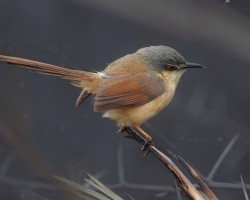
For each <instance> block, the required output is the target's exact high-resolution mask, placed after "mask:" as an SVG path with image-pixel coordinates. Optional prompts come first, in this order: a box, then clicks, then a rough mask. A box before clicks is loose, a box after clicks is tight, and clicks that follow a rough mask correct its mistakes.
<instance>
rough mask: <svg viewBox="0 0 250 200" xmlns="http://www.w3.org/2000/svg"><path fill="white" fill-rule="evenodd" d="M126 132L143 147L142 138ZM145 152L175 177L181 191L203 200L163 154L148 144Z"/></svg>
mask: <svg viewBox="0 0 250 200" xmlns="http://www.w3.org/2000/svg"><path fill="white" fill-rule="evenodd" d="M126 132H127V133H128V134H129V136H131V138H132V139H135V141H137V142H139V143H140V144H142V145H144V144H145V143H146V141H145V139H144V138H142V137H141V136H140V135H139V134H138V133H137V132H135V131H133V130H132V129H126ZM147 150H149V151H150V152H152V153H153V154H154V155H155V156H156V157H157V158H158V159H159V160H160V161H161V162H162V163H163V164H164V165H165V166H166V167H167V168H168V169H169V171H170V172H171V173H172V174H173V175H174V176H175V177H176V179H177V180H178V181H179V182H180V184H181V186H182V189H183V191H184V192H185V193H186V194H187V195H188V196H190V197H191V198H192V199H194V200H204V198H203V197H202V195H201V194H200V192H199V191H198V190H197V189H196V188H195V187H194V186H193V184H192V183H191V182H190V181H189V180H188V178H187V177H186V176H185V175H184V174H183V173H182V171H181V170H180V169H179V168H178V167H177V166H176V165H175V163H174V162H173V161H172V160H171V159H170V158H169V157H167V156H166V155H165V154H164V153H162V152H161V151H160V150H158V149H157V148H156V147H155V146H153V145H151V144H149V145H148V146H147Z"/></svg>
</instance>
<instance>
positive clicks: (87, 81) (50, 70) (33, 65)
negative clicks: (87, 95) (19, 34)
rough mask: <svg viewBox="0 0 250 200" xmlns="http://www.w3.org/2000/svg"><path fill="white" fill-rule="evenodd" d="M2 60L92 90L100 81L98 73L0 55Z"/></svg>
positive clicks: (0, 60)
mask: <svg viewBox="0 0 250 200" xmlns="http://www.w3.org/2000/svg"><path fill="white" fill-rule="evenodd" d="M0 62H6V63H8V64H12V65H16V66H18V67H22V68H27V69H29V70H32V71H36V72H39V73H43V74H48V75H54V76H59V77H61V78H63V79H68V80H71V81H73V82H74V85H76V86H79V87H87V88H90V89H91V90H95V88H96V87H97V84H98V83H99V81H100V77H99V76H98V75H97V74H96V73H91V72H85V71H80V70H72V69H67V68H63V67H58V66H55V65H50V64H46V63H42V62H38V61H33V60H28V59H23V58H17V57H12V56H4V55H0Z"/></svg>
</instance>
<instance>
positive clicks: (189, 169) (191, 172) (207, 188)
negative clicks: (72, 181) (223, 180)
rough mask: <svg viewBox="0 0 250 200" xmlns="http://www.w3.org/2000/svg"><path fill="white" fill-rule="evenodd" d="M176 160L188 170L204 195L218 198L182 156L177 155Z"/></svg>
mask: <svg viewBox="0 0 250 200" xmlns="http://www.w3.org/2000/svg"><path fill="white" fill-rule="evenodd" d="M177 158H178V160H179V161H180V162H181V163H182V165H183V166H184V167H185V168H186V169H187V170H188V172H189V173H190V174H191V175H192V177H194V178H195V180H196V181H197V182H198V184H199V186H200V187H201V188H202V189H203V191H204V193H205V195H206V196H207V197H208V199H209V200H218V198H217V197H216V196H215V195H214V193H213V192H212V191H211V190H210V189H209V187H208V186H207V185H206V183H204V181H203V180H202V179H201V178H200V176H199V175H198V174H197V172H196V171H195V170H194V169H193V168H192V167H191V166H190V165H189V164H188V163H187V161H185V160H184V159H183V158H182V157H180V156H178V155H177Z"/></svg>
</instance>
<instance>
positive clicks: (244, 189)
mask: <svg viewBox="0 0 250 200" xmlns="http://www.w3.org/2000/svg"><path fill="white" fill-rule="evenodd" d="M240 180H241V184H242V189H243V192H244V196H245V199H246V200H249V197H248V194H247V190H246V187H245V183H244V180H243V178H242V175H240Z"/></svg>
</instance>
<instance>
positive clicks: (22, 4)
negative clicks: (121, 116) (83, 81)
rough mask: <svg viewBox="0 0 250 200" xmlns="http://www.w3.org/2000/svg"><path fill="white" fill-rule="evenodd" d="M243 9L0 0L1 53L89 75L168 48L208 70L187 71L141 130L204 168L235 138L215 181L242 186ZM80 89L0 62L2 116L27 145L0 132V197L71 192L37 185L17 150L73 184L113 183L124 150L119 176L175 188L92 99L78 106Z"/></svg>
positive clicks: (217, 4)
mask: <svg viewBox="0 0 250 200" xmlns="http://www.w3.org/2000/svg"><path fill="white" fill-rule="evenodd" d="M249 10H250V2H249V1H247V0H241V1H234V0H231V1H230V2H229V3H228V4H224V1H219V0H218V1H215V0H209V1H208V0H207V1H206V0H203V1H195V0H194V1H191V0H189V1H171V0H168V1H149V0H145V1H138V0H137V1H135V0H133V1H132V0H127V1H118V0H117V1H112V0H104V1H98V0H92V1H91V0H89V1H87V0H82V1H80V0H11V1H9V0H1V2H0V54H8V55H13V56H19V57H24V58H29V59H34V60H38V61H42V62H46V63H50V64H56V65H59V66H64V67H70V68H74V69H81V70H89V71H98V70H102V69H103V68H105V67H106V66H107V64H108V63H110V62H112V61H113V60H115V59H117V58H119V57H121V56H123V55H125V54H127V53H131V52H134V51H136V50H137V49H138V48H141V47H144V46H150V45H160V44H161V45H169V46H171V47H173V48H175V49H176V50H177V51H179V52H180V53H181V54H183V56H184V57H185V58H186V59H187V60H189V61H191V62H197V63H201V64H203V65H206V66H207V69H206V70H193V71H188V72H187V73H186V74H185V75H184V76H183V78H182V80H181V82H180V85H179V86H178V88H177V91H176V95H175V97H174V100H173V102H172V103H171V104H170V105H169V107H168V108H167V109H166V110H164V111H163V112H161V113H160V114H159V115H158V116H156V117H155V118H153V119H151V120H150V121H149V122H148V123H147V124H146V125H145V126H144V128H145V129H146V130H147V131H148V132H150V133H151V135H152V136H153V138H154V140H155V143H156V144H157V146H158V147H159V148H160V149H161V150H163V151H165V150H166V149H170V150H172V151H173V152H174V153H178V154H180V155H181V156H183V157H184V158H185V159H186V160H188V161H189V162H190V163H191V164H192V166H193V167H194V168H195V169H197V170H198V171H199V172H201V173H202V174H204V175H205V176H207V175H208V173H209V172H210V170H211V169H212V167H213V166H214V164H215V162H216V160H217V159H218V157H219V155H220V154H221V153H222V151H223V150H224V149H225V147H226V145H227V144H228V143H229V142H230V140H231V139H232V138H233V137H234V136H235V135H236V134H240V136H239V139H238V140H237V142H236V144H235V145H234V146H233V148H232V149H231V151H230V152H229V154H228V155H227V157H226V158H225V160H224V162H223V163H222V165H221V166H220V168H219V169H218V171H217V173H216V174H215V177H214V180H215V181H219V182H229V183H234V182H239V181H240V174H242V175H243V178H244V181H245V182H246V183H250V170H249V168H250V155H249V153H250V151H249V144H250V140H249V139H250V134H249V130H250V125H249V114H250V110H249V108H250V107H249V101H250V68H249V64H250V57H249V52H250V20H249V17H250V12H249ZM79 93H80V89H79V88H75V87H73V86H71V85H70V84H68V82H67V81H65V80H61V79H58V78H56V77H49V76H44V75H40V74H35V73H30V72H28V71H26V70H22V69H17V68H14V67H10V66H7V65H5V64H3V63H0V94H1V98H0V120H1V121H2V122H4V124H7V126H8V127H10V129H11V130H12V131H13V133H14V134H15V135H16V137H17V138H19V139H17V141H18V143H19V144H21V145H24V146H25V148H27V149H29V150H28V151H22V150H21V149H22V148H23V147H17V146H16V145H14V146H15V147H13V144H10V142H7V141H6V138H5V137H1V138H0V185H1V187H0V199H8V200H11V199H27V200H29V199H61V198H65V199H75V198H74V197H69V196H68V195H66V194H62V193H60V192H58V191H56V190H51V189H46V188H43V187H35V186H36V184H37V183H40V182H39V179H37V174H36V172H35V170H34V167H32V166H31V165H30V164H29V162H27V161H26V160H25V159H24V158H23V154H26V156H27V157H30V155H29V153H30V154H35V155H36V156H37V158H39V159H40V160H41V162H42V163H43V165H44V166H46V168H47V169H48V170H49V171H50V173H51V174H56V175H60V176H65V177H67V178H70V179H71V180H74V181H79V182H82V181H83V178H84V177H85V174H84V171H87V172H89V173H91V174H97V175H98V174H99V175H100V174H101V175H100V176H98V177H99V178H100V180H101V181H102V182H104V183H105V184H107V185H114V184H117V183H118V182H119V180H118V171H119V170H118V169H120V170H121V167H119V166H118V164H117V163H118V159H117V158H118V157H119V158H121V156H123V157H122V158H123V165H122V166H123V168H124V171H125V178H126V180H127V181H128V182H130V183H131V182H132V183H137V184H139V185H140V184H148V185H161V186H163V185H168V186H169V185H174V178H173V176H172V175H171V174H169V173H168V172H167V170H166V169H165V168H164V167H163V165H162V164H161V163H159V161H157V160H156V159H155V158H154V157H153V156H152V155H148V156H147V157H143V156H142V152H141V151H140V146H139V145H138V144H136V143H135V142H134V141H130V140H126V139H124V138H123V136H122V135H119V134H115V132H116V131H117V128H116V126H115V124H114V122H112V121H110V120H107V119H103V118H102V116H101V114H100V113H94V112H93V101H92V100H88V101H87V102H86V103H84V105H82V106H81V107H80V108H78V109H75V107H74V104H75V100H76V98H77V96H78V95H79ZM1 126H2V124H1ZM1 130H2V128H1ZM1 132H2V133H3V131H1ZM159 133H160V134H159ZM121 151H122V152H121ZM118 152H120V153H118ZM28 160H29V158H28ZM120 164H121V163H120ZM3 173H4V174H5V177H3V176H2V175H3ZM6 177H7V178H6ZM30 182H32V183H34V184H31V185H28V184H27V183H30ZM128 185H130V186H131V184H128ZM115 191H116V192H117V193H119V194H120V195H121V196H123V197H124V195H125V193H128V194H129V195H131V196H132V197H134V198H135V199H145V200H146V199H157V194H159V193H161V191H155V190H153V191H150V190H143V189H142V190H141V189H133V188H132V189H131V188H130V189H129V188H126V187H122V188H119V189H116V190H115ZM213 191H214V192H215V193H216V195H217V196H218V197H219V199H228V200H230V199H244V196H243V192H242V190H236V189H219V188H213ZM158 196H159V195H158ZM158 198H159V199H176V196H175V194H172V195H170V196H169V197H166V196H164V195H163V197H158Z"/></svg>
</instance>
